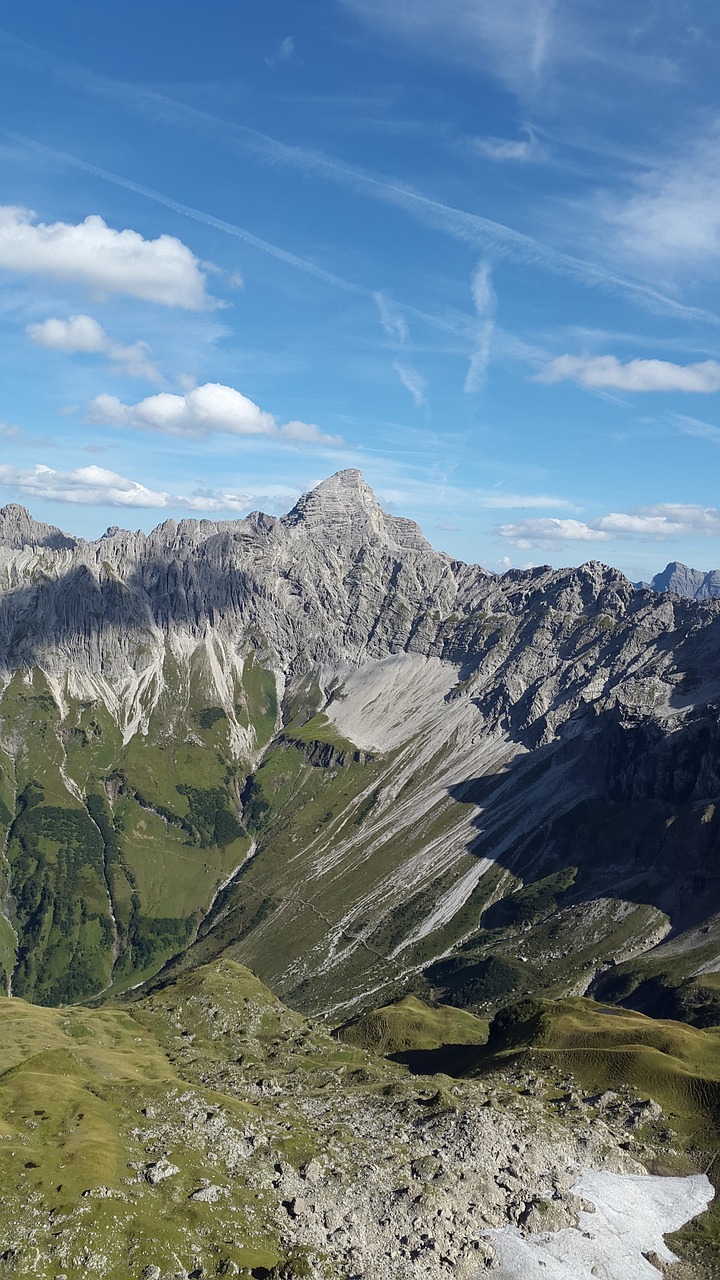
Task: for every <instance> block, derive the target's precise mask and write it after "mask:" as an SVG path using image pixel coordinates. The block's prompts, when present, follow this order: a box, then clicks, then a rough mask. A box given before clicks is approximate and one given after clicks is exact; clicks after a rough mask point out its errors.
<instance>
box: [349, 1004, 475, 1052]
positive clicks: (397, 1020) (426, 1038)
mask: <svg viewBox="0 0 720 1280" xmlns="http://www.w3.org/2000/svg"><path fill="white" fill-rule="evenodd" d="M336 1034H337V1036H338V1037H339V1039H340V1040H343V1041H344V1042H345V1043H346V1044H354V1045H358V1046H359V1047H360V1048H363V1049H369V1050H371V1051H372V1052H373V1053H381V1054H396V1053H406V1052H408V1051H416V1050H423V1051H426V1050H433V1049H440V1048H441V1047H444V1046H447V1045H472V1044H475V1045H477V1044H484V1043H485V1041H486V1040H487V1034H488V1024H487V1022H485V1021H484V1020H482V1019H480V1018H474V1017H473V1016H472V1014H469V1013H465V1012H464V1011H463V1010H461V1009H451V1008H448V1007H447V1006H444V1005H439V1006H438V1007H436V1008H431V1007H430V1006H429V1005H426V1004H424V1003H423V1001H422V1000H418V999H417V997H416V996H406V997H405V998H404V999H403V1000H399V1001H398V1002H397V1003H396V1004H391V1005H385V1006H384V1007H383V1008H381V1009H374V1010H372V1012H370V1013H365V1014H361V1015H360V1017H359V1018H353V1019H352V1021H350V1022H346V1023H345V1024H344V1025H343V1026H342V1027H340V1028H339V1029H338V1031H337V1033H336Z"/></svg>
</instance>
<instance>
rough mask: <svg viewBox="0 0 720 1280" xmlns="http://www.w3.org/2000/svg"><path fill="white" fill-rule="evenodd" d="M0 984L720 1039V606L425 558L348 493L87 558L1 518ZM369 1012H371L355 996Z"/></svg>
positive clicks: (342, 485) (7, 512)
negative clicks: (553, 1015)
mask: <svg viewBox="0 0 720 1280" xmlns="http://www.w3.org/2000/svg"><path fill="white" fill-rule="evenodd" d="M0 588H1V595H0V686H1V689H2V693H1V695H0V826H1V833H0V839H1V840H2V850H3V855H2V862H1V864H0V876H1V879H2V884H1V887H0V905H1V912H2V914H1V916H0V967H1V968H2V974H3V983H4V984H5V985H6V986H7V987H8V989H9V990H11V991H12V992H13V993H14V994H16V995H20V996H23V997H25V998H27V999H29V1000H31V1001H34V1002H36V1003H40V1004H47V1005H55V1004H62V1003H72V1002H78V1001H88V1000H90V999H92V998H93V997H95V996H97V995H100V994H101V993H103V992H111V993H112V992H115V993H118V992H121V991H123V990H127V989H128V988H130V987H132V986H135V985H136V984H137V983H140V982H142V981H144V980H146V979H149V978H151V977H153V975H155V974H157V973H158V972H159V971H160V970H161V969H162V968H163V967H164V966H166V965H167V964H168V962H174V963H175V964H176V965H179V966H193V965H195V964H199V963H202V962H205V961H207V960H209V959H212V958H213V957H215V956H217V955H219V954H221V953H224V954H227V955H228V956H229V957H231V958H233V959H235V960H239V961H241V962H242V963H245V964H248V965H249V966H250V967H251V968H252V969H253V970H254V971H255V972H257V973H258V974H259V976H260V977H261V978H262V979H263V980H264V981H265V982H267V983H269V985H270V986H271V987H272V988H273V990H274V991H276V992H277V993H279V994H280V995H281V996H282V997H283V998H284V999H287V1000H288V1001H289V1002H290V1003H291V1004H293V1005H295V1006H296V1007H299V1008H301V1009H304V1010H306V1011H309V1012H319V1011H326V1010H334V1011H335V1013H336V1016H337V1020H340V1019H341V1016H347V1017H350V1016H351V1015H354V1014H356V1013H358V1012H359V1011H360V1010H361V1009H362V1007H364V1006H365V1005H367V1006H368V1007H370V1006H372V1005H374V1006H378V1005H379V1004H383V1003H388V1002H390V1001H392V1000H394V999H397V998H400V997H402V996H406V995H408V994H415V995H419V996H421V997H422V996H425V997H427V996H430V997H436V998H441V999H442V1000H443V1001H444V1002H445V1003H446V1004H449V1005H454V1006H456V1007H457V1008H461V1009H466V1010H469V1011H470V1012H472V1013H474V1014H480V1015H481V1016H485V1015H488V1014H491V1013H492V1012H493V1011H494V1009H495V1008H496V1007H498V1006H499V1005H502V1004H504V1003H507V1002H508V1001H509V1000H512V999H513V998H515V997H516V996H518V995H523V996H525V995H528V994H533V995H536V996H542V997H545V998H548V997H549V998H557V997H559V996H566V995H569V994H578V993H583V992H585V991H586V990H590V991H597V992H600V993H601V994H602V998H603V999H604V1000H617V1001H622V1002H624V1003H626V1004H630V1005H634V1006H635V1007H637V1008H639V1009H642V1010H643V1011H645V1012H650V1013H669V1014H670V1016H673V1017H678V1016H680V1017H684V1018H687V1019H688V1020H689V1021H693V1022H695V1023H696V1024H697V1025H699V1026H706V1025H711V1024H713V1023H717V1022H718V1021H720V987H719V986H718V983H717V979H716V977H715V972H714V971H715V970H716V969H717V967H718V961H719V959H720V891H719V885H718V853H717V843H718V832H719V831H720V813H718V812H716V802H717V797H718V795H720V777H719V776H718V769H719V768H720V765H719V764H718V761H720V753H719V750H718V748H719V747H720V732H719V730H718V709H717V701H716V700H717V699H720V644H719V643H718V640H719V639H720V602H715V601H712V600H711V601H707V602H702V603H698V602H695V601H688V600H683V599H680V598H679V597H674V596H672V595H669V594H665V595H662V594H661V595H658V594H655V593H653V592H651V591H649V590H638V589H636V588H634V587H633V585H632V584H631V583H630V582H628V581H627V580H626V579H625V578H624V577H623V576H622V574H620V573H618V572H616V571H615V570H612V569H608V568H606V567H604V566H602V565H600V564H597V563H594V562H593V563H590V564H586V565H583V566H582V567H581V568H579V569H571V570H560V571H555V570H551V569H549V568H538V569H533V570H527V571H520V570H513V571H510V572H509V573H505V574H503V575H502V576H498V575H494V574H492V573H488V572H487V571H485V570H484V569H482V568H479V567H477V566H468V565H465V564H462V563H461V562H459V561H457V560H453V559H451V558H450V557H449V556H447V555H444V554H442V553H440V552H436V551H434V550H433V549H432V548H431V547H430V545H429V544H428V543H427V542H426V541H425V539H424V538H423V536H422V534H421V532H420V530H419V529H418V528H417V526H416V525H414V524H413V523H412V522H410V521H407V520H401V519H398V518H396V517H393V516H390V515H387V514H385V513H384V512H383V511H382V509H381V507H380V505H379V504H378V502H377V500H376V499H375V497H374V495H373V493H372V491H371V490H370V489H369V488H368V486H367V485H366V484H365V483H364V481H363V479H362V477H361V475H360V474H359V472H357V471H344V472H340V473H339V474H338V475H336V476H334V477H332V478H331V479H329V480H327V481H325V482H323V484H321V485H320V486H318V488H317V489H315V490H313V491H312V492H311V493H309V494H307V495H305V496H304V497H303V498H302V499H301V500H300V502H299V503H298V504H297V506H296V507H295V508H294V510H293V511H291V512H290V513H289V514H288V515H287V516H284V517H282V518H280V519H275V518H273V517H270V516H267V515H262V514H257V513H255V514H253V515H251V516H249V517H248V518H247V519H245V520H242V521H232V522H230V521H228V522H220V523H211V522H209V521H195V520H188V521H183V522H182V523H180V524H178V525H176V524H175V523H174V522H172V521H168V522H167V523H165V524H163V525H161V526H160V527H159V528H158V529H156V530H155V531H154V533H152V534H150V535H149V536H146V535H144V534H142V533H136V534H132V533H127V532H123V531H121V530H117V529H112V530H108V532H107V534H106V535H105V536H104V537H103V538H101V539H99V540H98V541H96V542H85V541H81V540H79V539H75V538H72V537H70V536H68V535H66V534H64V533H61V532H60V531H59V530H57V529H55V528H53V527H52V526H49V525H42V524H38V523H36V522H35V521H33V520H32V519H31V518H30V516H29V515H28V513H27V512H26V511H24V509H23V508H20V507H15V506H11V507H5V508H4V509H3V510H2V512H0ZM368 992H372V993H373V994H372V996H367V995H366V993H368Z"/></svg>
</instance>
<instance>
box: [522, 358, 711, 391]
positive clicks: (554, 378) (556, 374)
mask: <svg viewBox="0 0 720 1280" xmlns="http://www.w3.org/2000/svg"><path fill="white" fill-rule="evenodd" d="M534 381H535V382H564V381H571V382H579V383H580V385H581V386H583V387H595V388H609V387H612V388H615V389H616V390H618V391H692V392H700V393H705V394H707V393H709V392H712V391H720V362H718V361H717V360H703V361H701V362H700V363H699V364H686V365H682V364H673V363H672V362H671V361H670V360H629V361H628V363H627V364H622V363H621V361H620V360H618V359H617V357H616V356H570V355H564V356H558V358H557V359H556V360H551V362H550V364H548V365H547V366H546V367H545V369H543V370H542V371H541V372H540V373H538V374H536V376H535V379H534Z"/></svg>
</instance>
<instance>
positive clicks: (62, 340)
mask: <svg viewBox="0 0 720 1280" xmlns="http://www.w3.org/2000/svg"><path fill="white" fill-rule="evenodd" d="M26 332H27V334H28V336H29V337H30V339H31V340H32V341H33V342H35V343H37V344H38V346H40V347H47V348H48V349H49V350H51V351H62V352H64V353H65V354H68V355H72V354H74V353H75V352H78V351H80V352H83V353H85V354H94V353H96V352H97V353H102V354H103V355H107V356H109V357H110V359H111V360H113V361H114V362H115V364H116V365H118V366H119V367H120V368H121V369H122V371H123V372H124V373H128V374H129V375H130V376H131V377H132V378H145V379H146V380H147V381H148V382H162V375H161V373H160V371H159V369H158V368H157V367H156V366H155V365H154V364H153V363H152V361H151V360H150V359H149V358H148V357H149V356H150V354H151V348H150V347H149V346H148V344H147V343H146V342H133V343H131V344H130V345H129V346H123V345H122V343H120V342H115V341H114V339H113V338H111V337H110V336H109V335H108V334H107V333H106V332H105V330H104V329H103V328H102V327H101V326H100V325H99V324H98V322H97V320H94V319H93V318H92V316H85V315H76V316H69V317H68V319H67V320H57V319H54V318H53V319H50V320H43V321H42V323H41V324H30V325H28V327H27V330H26Z"/></svg>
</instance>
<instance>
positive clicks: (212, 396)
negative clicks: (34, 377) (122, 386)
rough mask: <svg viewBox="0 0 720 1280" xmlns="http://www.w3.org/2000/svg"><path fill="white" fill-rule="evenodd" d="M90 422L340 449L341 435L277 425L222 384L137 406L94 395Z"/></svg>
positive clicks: (150, 398) (309, 426)
mask: <svg viewBox="0 0 720 1280" xmlns="http://www.w3.org/2000/svg"><path fill="white" fill-rule="evenodd" d="M88 420H89V421H90V422H98V423H104V424H106V425H108V426H111V427H134V428H135V429H136V430H138V431H162V432H164V433H165V434H166V435H171V436H195V437H199V438H203V437H204V436H207V435H209V434H211V433H216V432H219V433H221V434H225V435H232V436H267V437H269V438H270V439H274V440H288V441H303V442H305V443H307V444H332V445H339V444H342V439H341V437H340V436H330V435H326V434H325V432H323V431H321V430H320V428H319V427H316V426H314V425H313V424H312V423H309V422H288V423H286V424H285V425H284V426H278V424H277V423H276V421H275V419H274V417H273V416H272V414H271V413H265V412H264V411H263V410H262V409H260V408H259V407H258V405H256V404H255V403H254V402H253V401H252V400H249V399H248V397H247V396H244V395H242V393H241V392H240V391H236V390H235V388H234V387H226V386H223V385H222V384H221V383H219V382H206V383H205V384H204V385H203V386H202V387H195V388H193V390H192V391H187V392H186V393H185V395H182V396H181V395H173V394H171V393H170V392H160V393H159V394H158V395H155V396H148V397H147V398H146V399H145V400H141V401H140V402H139V403H138V404H123V403H122V401H121V400H118V398H117V396H110V395H101V396H96V398H95V399H94V400H93V401H92V402H91V404H90V406H89V412H88Z"/></svg>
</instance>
